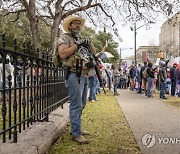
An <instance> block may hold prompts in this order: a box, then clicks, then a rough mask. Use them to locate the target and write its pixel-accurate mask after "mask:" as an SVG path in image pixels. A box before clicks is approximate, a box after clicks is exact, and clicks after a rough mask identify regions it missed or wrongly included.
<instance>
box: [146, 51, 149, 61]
mask: <svg viewBox="0 0 180 154" xmlns="http://www.w3.org/2000/svg"><path fill="white" fill-rule="evenodd" d="M146 62H147V63H148V62H149V54H148V52H146Z"/></svg>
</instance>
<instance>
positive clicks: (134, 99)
mask: <svg viewBox="0 0 180 154" xmlns="http://www.w3.org/2000/svg"><path fill="white" fill-rule="evenodd" d="M119 92H120V95H119V96H117V97H116V98H117V100H118V103H119V105H120V107H121V108H122V110H123V112H124V115H125V117H126V119H127V121H128V123H129V126H130V128H131V130H132V132H133V134H134V137H135V139H136V141H137V143H138V145H139V147H140V149H141V151H142V153H145V154H146V153H154V154H159V153H163V154H178V153H179V154H180V109H179V108H176V107H174V106H171V105H167V104H166V103H164V102H161V101H160V100H158V99H155V98H147V97H145V96H144V95H139V94H137V93H136V92H133V91H129V90H119ZM148 134H149V135H148ZM143 143H144V144H143Z"/></svg>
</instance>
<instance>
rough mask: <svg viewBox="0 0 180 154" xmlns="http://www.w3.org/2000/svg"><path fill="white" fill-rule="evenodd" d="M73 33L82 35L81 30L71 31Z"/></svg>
mask: <svg viewBox="0 0 180 154" xmlns="http://www.w3.org/2000/svg"><path fill="white" fill-rule="evenodd" d="M71 32H72V33H74V34H76V35H78V34H79V33H80V29H75V30H71Z"/></svg>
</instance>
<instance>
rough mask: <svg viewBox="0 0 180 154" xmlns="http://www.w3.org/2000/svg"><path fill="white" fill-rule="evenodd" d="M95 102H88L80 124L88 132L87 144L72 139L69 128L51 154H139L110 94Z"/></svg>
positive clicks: (114, 99)
mask: <svg viewBox="0 0 180 154" xmlns="http://www.w3.org/2000/svg"><path fill="white" fill-rule="evenodd" d="M97 99H98V101H97V102H87V105H86V108H85V110H84V111H83V116H82V127H83V129H84V130H87V131H89V132H90V135H89V136H86V138H87V139H88V140H89V142H90V143H89V144H86V145H78V144H77V143H76V142H73V141H72V140H71V137H70V135H69V133H70V128H69V126H68V128H67V129H66V131H65V133H64V135H63V136H62V137H61V138H60V139H59V140H58V141H57V142H56V143H55V144H54V145H53V146H52V148H51V150H50V154H107V153H110V154H117V153H118V154H119V153H141V152H140V150H139V147H138V145H137V144H136V141H135V140H134V137H133V134H132V132H131V130H130V128H129V126H128V124H127V121H126V119H125V117H124V115H123V112H122V110H121V108H120V107H119V105H118V102H117V101H116V98H115V97H114V96H113V94H112V93H110V92H109V93H107V94H106V95H105V94H100V95H98V96H97Z"/></svg>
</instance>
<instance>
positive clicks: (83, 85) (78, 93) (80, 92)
mask: <svg viewBox="0 0 180 154" xmlns="http://www.w3.org/2000/svg"><path fill="white" fill-rule="evenodd" d="M66 87H67V88H68V93H69V98H70V106H69V115H70V123H71V133H72V136H74V137H77V136H80V135H81V134H82V132H81V115H82V111H83V109H84V108H85V105H86V100H87V89H88V81H87V78H86V77H84V76H83V75H81V77H80V83H79V81H78V77H77V76H76V73H73V72H70V74H69V76H68V79H67V80H66Z"/></svg>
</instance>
